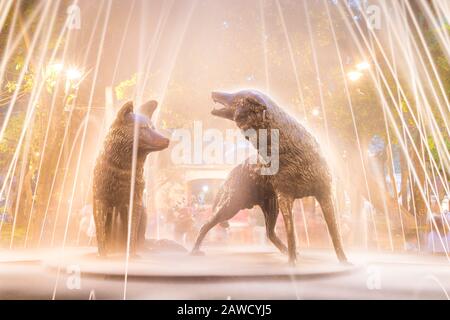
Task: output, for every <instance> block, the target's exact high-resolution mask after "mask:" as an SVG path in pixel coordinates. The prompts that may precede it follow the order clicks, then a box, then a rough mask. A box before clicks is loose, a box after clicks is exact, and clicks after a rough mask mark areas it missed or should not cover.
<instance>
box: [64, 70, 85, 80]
mask: <svg viewBox="0 0 450 320" xmlns="http://www.w3.org/2000/svg"><path fill="white" fill-rule="evenodd" d="M81 76H82V73H81V71H80V70H78V69H76V68H69V69H67V71H66V78H67V80H79V79H80V78H81Z"/></svg>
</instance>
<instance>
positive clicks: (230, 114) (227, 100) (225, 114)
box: [211, 92, 234, 120]
mask: <svg viewBox="0 0 450 320" xmlns="http://www.w3.org/2000/svg"><path fill="white" fill-rule="evenodd" d="M211 97H212V99H213V101H214V102H215V103H220V104H221V105H222V106H223V107H222V108H216V107H214V109H213V110H212V111H211V114H212V115H214V116H216V117H221V118H225V119H229V120H233V118H234V108H233V106H232V102H233V95H232V94H229V93H222V92H213V93H212V94H211Z"/></svg>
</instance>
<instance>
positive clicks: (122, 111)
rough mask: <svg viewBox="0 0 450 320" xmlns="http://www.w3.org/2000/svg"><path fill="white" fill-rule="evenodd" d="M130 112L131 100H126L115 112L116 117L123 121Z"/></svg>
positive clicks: (131, 108)
mask: <svg viewBox="0 0 450 320" xmlns="http://www.w3.org/2000/svg"><path fill="white" fill-rule="evenodd" d="M130 113H133V101H128V102H126V103H125V104H124V105H123V106H122V107H120V109H119V112H117V117H116V119H118V120H120V121H123V120H125V119H126V118H127V116H128V115H129V114H130Z"/></svg>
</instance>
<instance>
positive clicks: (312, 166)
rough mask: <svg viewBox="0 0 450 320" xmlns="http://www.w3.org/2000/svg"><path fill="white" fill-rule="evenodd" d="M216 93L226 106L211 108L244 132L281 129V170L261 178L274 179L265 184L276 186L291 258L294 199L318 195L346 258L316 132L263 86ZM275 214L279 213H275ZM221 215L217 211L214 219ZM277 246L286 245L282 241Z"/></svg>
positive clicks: (337, 245)
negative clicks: (255, 88) (285, 109)
mask: <svg viewBox="0 0 450 320" xmlns="http://www.w3.org/2000/svg"><path fill="white" fill-rule="evenodd" d="M212 99H213V100H214V102H216V103H219V104H221V105H222V106H223V107H222V108H221V109H214V110H213V111H212V114H213V115H215V116H218V117H222V118H225V119H229V120H232V121H234V122H235V123H236V125H237V126H238V127H239V128H240V129H241V130H242V131H244V134H245V132H246V131H248V130H254V131H255V132H265V133H266V134H268V135H270V133H271V131H272V130H276V131H277V132H278V137H279V139H278V141H279V142H278V143H279V145H278V153H279V159H278V161H279V163H278V171H277V172H275V173H273V174H272V175H265V176H264V178H261V179H262V181H264V182H265V183H267V184H268V185H270V186H267V187H266V189H271V188H273V192H274V193H275V196H274V197H275V198H276V200H277V205H278V206H279V207H280V210H281V214H282V215H283V219H284V224H285V228H286V234H287V242H288V254H289V261H290V262H291V263H295V262H296V258H297V256H296V244H295V241H296V240H295V225H294V220H293V216H292V206H293V202H294V200H295V199H300V198H303V197H309V196H313V197H315V198H316V199H317V201H318V202H319V203H320V206H321V208H322V212H323V215H324V217H325V221H326V223H327V226H328V231H329V233H330V236H331V239H332V241H333V245H334V249H335V251H336V255H337V257H338V259H339V260H340V261H341V262H346V261H347V258H346V256H345V253H344V250H343V248H342V243H341V239H340V235H339V230H338V226H337V223H336V217H335V212H334V205H333V195H332V190H331V182H332V181H331V174H330V170H329V168H328V165H327V163H326V161H325V158H324V157H323V155H322V153H321V150H320V147H319V145H318V143H317V142H316V140H315V138H314V137H313V136H312V135H311V134H310V133H309V132H308V131H307V130H306V129H305V128H304V127H303V126H302V125H301V124H300V123H299V122H298V121H297V120H295V119H294V118H293V117H292V116H290V115H289V114H288V113H286V112H285V111H283V109H281V108H280V107H279V106H278V105H277V104H276V103H275V102H273V101H272V100H271V99H270V98H269V97H268V96H266V95H264V94H263V93H261V92H259V91H256V90H244V91H240V92H237V93H232V94H230V93H221V92H213V93H212ZM261 129H263V130H261ZM264 129H265V130H264ZM258 139H259V138H258ZM265 140H266V141H267V142H268V144H270V143H271V138H270V136H268V137H266V138H265ZM251 141H252V143H253V145H254V147H255V148H256V149H257V150H258V153H259V154H260V156H261V157H264V156H266V155H267V154H265V152H263V151H262V150H261V148H260V146H258V141H257V140H255V139H251ZM267 149H270V148H269V147H266V149H265V151H267ZM272 157H273V155H272ZM226 183H227V182H225V184H226ZM254 192H255V191H254ZM220 196H221V195H220V194H219V197H220ZM269 199H270V197H269ZM255 204H257V203H255ZM216 208H220V206H218V207H217V206H216ZM217 215H219V216H220V215H221V211H220V210H219V211H217V210H216V216H217ZM272 216H275V217H276V215H274V214H272ZM266 218H267V215H266ZM217 219H218V218H217V217H214V218H213V219H212V221H217ZM266 224H267V221H266ZM209 227H210V224H209V225H208V224H207V225H206V227H204V228H205V229H208V228H209ZM202 230H204V229H203V228H202ZM203 236H204V235H203V233H200V237H199V238H200V240H201V238H202V237H203ZM272 241H273V240H272ZM275 242H278V241H277V240H276V241H275ZM277 247H279V248H280V250H282V249H283V247H282V245H281V246H279V245H277Z"/></svg>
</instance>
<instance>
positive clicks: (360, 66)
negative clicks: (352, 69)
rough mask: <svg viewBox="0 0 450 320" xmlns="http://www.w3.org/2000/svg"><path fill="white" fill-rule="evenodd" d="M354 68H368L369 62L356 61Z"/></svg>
mask: <svg viewBox="0 0 450 320" xmlns="http://www.w3.org/2000/svg"><path fill="white" fill-rule="evenodd" d="M356 69H358V70H360V71H362V70H367V69H370V63H368V62H367V61H363V62H361V63H358V64H357V65H356Z"/></svg>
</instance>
